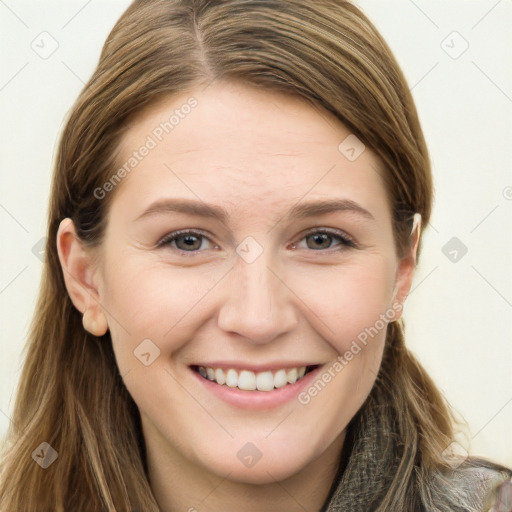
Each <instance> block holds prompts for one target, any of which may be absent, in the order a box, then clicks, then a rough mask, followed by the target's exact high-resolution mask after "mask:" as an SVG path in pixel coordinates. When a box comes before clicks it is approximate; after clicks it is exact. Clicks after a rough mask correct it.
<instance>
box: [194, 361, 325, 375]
mask: <svg viewBox="0 0 512 512" xmlns="http://www.w3.org/2000/svg"><path fill="white" fill-rule="evenodd" d="M320 364H321V363H311V362H304V361H277V362H276V361H273V362H269V363H267V364H251V363H245V362H240V361H209V362H202V363H194V364H191V365H190V366H191V367H199V366H202V367H203V368H213V369H215V368H221V369H223V370H229V369H231V368H233V369H234V370H249V371H253V372H255V373H256V372H264V371H268V370H281V369H285V370H286V369H291V368H300V367H302V366H305V367H306V368H308V367H310V366H320Z"/></svg>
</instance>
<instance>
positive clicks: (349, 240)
mask: <svg viewBox="0 0 512 512" xmlns="http://www.w3.org/2000/svg"><path fill="white" fill-rule="evenodd" d="M316 233H320V234H326V235H328V236H330V237H333V238H338V239H339V240H340V243H339V244H338V245H337V246H335V247H334V248H332V247H331V248H328V249H319V250H314V249H311V250H312V251H313V252H318V253H330V252H336V251H340V250H342V249H343V248H344V247H345V248H347V247H352V248H355V249H357V248H358V247H359V245H358V243H357V242H356V241H355V240H354V238H353V237H351V236H350V235H349V234H347V233H346V232H344V231H341V230H338V229H334V228H322V227H314V228H310V229H309V230H307V231H305V232H303V233H301V234H300V235H299V236H298V238H297V239H296V241H294V242H292V246H294V248H295V247H296V245H297V244H298V243H299V242H300V241H301V240H303V239H304V238H306V237H307V236H309V235H312V234H316ZM180 235H193V236H199V237H202V238H205V239H207V240H208V241H209V242H210V243H212V244H214V246H215V247H214V248H218V247H219V246H218V245H217V244H215V243H214V242H213V241H212V239H211V238H210V236H209V235H208V234H206V233H205V232H204V231H202V230H200V229H194V228H186V229H180V230H177V231H172V232H171V233H167V234H166V235H164V236H163V237H162V238H161V239H160V240H159V241H158V242H157V244H156V247H157V248H162V247H165V246H166V245H170V243H171V242H173V241H174V240H175V239H176V238H178V237H179V236H180ZM336 247H341V248H338V249H336ZM173 249H174V250H175V251H178V252H179V253H180V254H185V255H186V256H193V255H195V254H197V253H200V252H203V251H200V250H196V251H185V250H183V249H179V248H177V247H176V248H173Z"/></svg>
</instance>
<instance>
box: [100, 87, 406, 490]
mask: <svg viewBox="0 0 512 512" xmlns="http://www.w3.org/2000/svg"><path fill="white" fill-rule="evenodd" d="M192 98H193V99H192ZM185 105H188V107H186V106H185ZM172 116H174V117H172ZM350 135H351V134H350V131H349V130H348V129H347V128H346V127H345V126H344V125H342V124H341V123H340V122H339V121H338V120H337V119H336V118H335V117H334V116H333V115H332V114H330V113H328V112H327V111H324V110H319V109H315V108H313V107H312V106H311V105H309V104H308V103H306V102H304V101H303V100H299V99H297V98H293V97H290V96H284V95H281V94H280V93H274V92H272V93H271V92H268V91H263V90H257V89H254V88H248V87H247V86H242V85H235V84H233V83H232V84H227V83H219V84H217V85H211V86H209V87H207V88H206V89H205V90H202V89H196V90H194V91H192V92H190V93H184V94H182V95H181V96H176V97H173V98H172V99H167V100H165V101H162V102H160V103H159V104H158V105H156V106H153V107H152V108H151V109H150V110H147V111H145V112H144V114H143V115H140V116H138V117H137V118H136V119H135V120H134V121H133V122H132V124H131V125H130V129H129V131H128V132H127V133H126V135H125V137H124V139H123V142H122V145H121V153H120V157H119V162H120V165H119V167H121V166H122V165H124V164H125V163H127V166H126V167H125V171H126V170H128V169H129V171H128V172H126V173H123V172H121V173H119V174H118V178H119V177H120V178H122V179H121V183H120V184H118V185H117V189H116V190H114V191H111V190H110V189H111V188H112V187H111V186H108V185H107V186H106V187H104V188H103V192H105V191H106V192H105V193H115V196H114V197H113V202H112V204H111V209H110V211H109V217H108V226H107V230H106V236H105V239H104V244H103V246H102V248H101V263H100V266H99V268H98V270H99V272H97V275H96V278H97V282H98V294H99V299H100V303H101V305H102V307H103V308H104V312H105V314H106V316H107V319H108V325H109V329H110V332H111V336H112V342H113V347H114V351H115V355H116V359H117V363H118V365H119V370H120V374H121V375H122V377H123V380H124V382H125V384H126V387H127V389H128V391H129V392H130V394H131V396H132V397H133V399H134V401H135V402H136V404H137V406H138V408H139V410H140V413H141V418H142V425H143V430H144V436H145V440H146V444H147V447H148V453H149V454H150V455H151V456H152V457H155V458H161V459H162V460H164V459H166V458H167V460H170V459H169V458H172V459H173V460H177V459H181V460H183V461H186V462H187V464H192V465H194V466H196V467H199V468H200V469H201V470H207V471H209V472H212V473H214V474H216V475H220V476H226V475H228V474H229V478H230V479H233V480H236V481H244V482H249V483H265V482H269V481H274V480H276V479H277V480H280V479H284V478H286V477H289V476H291V475H293V474H295V473H297V472H298V471H300V470H301V469H302V468H305V467H307V466H308V464H310V463H312V462H313V461H314V460H315V459H317V458H318V457H319V456H320V455H321V454H322V453H324V452H325V451H326V450H328V449H329V447H333V446H337V447H339V446H340V444H341V442H342V441H343V436H344V433H345V428H346V426H347V424H348V422H349V421H350V419H351V418H352V417H353V416H354V415H355V413H356V412H357V411H358V409H359V408H360V407H361V405H362V404H363V402H364V400H365V398H366V397H367V396H368V394H369V392H370V389H371V388H372V385H373V383H374V381H375V378H376V375H377V373H378V370H379V365H380V362H381V357H382V352H383V347H384V340H385V332H386V324H387V321H389V320H396V319H397V318H398V317H399V313H400V309H401V308H400V306H397V303H396V302H395V301H396V300H402V299H403V298H404V296H405V294H406V293H407V290H408V286H410V278H411V274H410V272H409V271H408V270H407V269H405V268H406V267H405V266H404V265H400V261H399V260H398V259H397V256H396V252H395V246H394V240H393V235H392V228H391V214H390V206H389V203H388V200H387V196H386V191H385V188H384V184H383V181H382V178H381V175H382V172H383V171H382V169H381V165H380V163H379V161H378V159H377V158H376V156H375V155H374V154H373V153H372V152H371V151H370V150H369V149H368V148H366V149H364V150H363V146H361V143H360V142H359V141H358V140H357V139H354V137H353V136H350ZM347 137H349V138H348V139H347ZM340 144H341V146H340ZM143 148H146V149H143ZM361 151H362V152H361ZM359 153H360V154H359ZM124 174H126V176H123V175H124ZM103 192H102V191H99V192H98V194H102V193H103ZM335 202H336V203H335ZM321 204H324V205H330V206H329V207H327V206H324V207H321V206H320V205H321ZM333 205H337V208H331V206H333ZM177 231H180V234H176V232H177ZM404 269H405V270H404ZM304 367H305V369H306V370H307V373H306V374H305V375H304V376H303V377H301V375H302V374H303V373H304ZM311 370H312V371H311ZM211 379H216V380H211ZM226 379H227V381H228V382H227V383H225V381H226ZM296 379H298V380H297V381H296V382H295V380H296ZM286 382H287V383H286ZM285 383H286V384H285ZM255 386H257V387H259V388H260V389H261V390H260V389H252V390H251V389H250V388H254V387H255ZM240 387H241V388H249V389H239V388H240ZM340 441H341V442H340Z"/></svg>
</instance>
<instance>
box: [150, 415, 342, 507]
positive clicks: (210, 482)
mask: <svg viewBox="0 0 512 512" xmlns="http://www.w3.org/2000/svg"><path fill="white" fill-rule="evenodd" d="M148 428H153V429H154V427H150V426H148V425H146V430H147V429H148ZM152 433H153V434H155V432H152ZM152 439H153V441H151V440H152ZM160 439H161V441H162V440H163V439H162V438H160ZM344 439H345V432H343V433H342V434H340V435H339V436H338V437H337V438H336V440H335V441H334V442H333V443H332V444H331V445H330V446H329V447H327V448H326V450H324V452H323V453H322V454H321V455H320V457H318V458H317V459H316V460H314V461H311V462H310V463H309V464H308V465H307V466H306V467H304V468H302V469H300V470H299V471H298V472H297V473H295V474H293V475H292V476H290V477H288V478H286V479H284V480H280V481H275V482H272V483H266V484H251V483H244V482H239V481H233V480H230V479H229V474H228V475H227V476H219V475H216V474H214V473H212V472H210V471H208V470H207V469H206V468H204V466H200V465H197V464H195V463H193V462H192V461H190V460H189V459H186V458H185V457H183V456H182V455H181V454H180V453H179V452H177V451H176V450H174V449H173V448H172V447H170V446H169V443H168V442H167V441H165V444H166V449H164V450H162V444H161V443H159V442H155V441H154V440H155V435H151V436H146V458H147V465H148V472H149V479H150V484H151V488H152V491H153V494H154V496H155V499H156V501H157V503H158V505H159V509H160V511H161V512H217V511H219V510H223V511H227V512H231V511H237V512H239V511H241V510H243V512H260V511H261V510H265V512H282V511H283V510H286V511H287V512H299V511H300V512H304V510H308V511H311V512H313V511H319V510H320V509H321V508H322V505H323V504H324V503H325V501H326V499H327V498H328V495H329V491H330V489H331V486H332V483H333V480H334V478H335V475H336V472H337V469H338V467H339V464H340V462H341V461H340V457H341V455H340V454H341V451H342V446H343V442H344ZM241 504H243V509H242V508H241Z"/></svg>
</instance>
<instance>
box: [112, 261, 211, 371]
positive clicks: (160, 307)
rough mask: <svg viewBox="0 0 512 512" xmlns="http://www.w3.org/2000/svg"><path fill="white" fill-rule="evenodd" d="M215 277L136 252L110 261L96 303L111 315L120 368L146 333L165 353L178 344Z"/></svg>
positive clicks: (198, 312)
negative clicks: (114, 262)
mask: <svg viewBox="0 0 512 512" xmlns="http://www.w3.org/2000/svg"><path fill="white" fill-rule="evenodd" d="M217 281H218V279H216V277H215V275H212V273H211V272H210V273H207V272H206V271H204V270H198V268H195V269H193V268H188V269H185V268H183V269H172V270H171V269H170V268H169V267H165V266H163V265H162V264H153V263H148V262H147V261H141V260H140V259H138V258H133V259H132V260H131V261H130V259H129V258H126V259H125V260H124V261H123V263H122V264H120V265H111V266H110V270H109V272H108V275H107V276H106V278H105V280H104V282H105V289H104V296H103V300H102V304H104V305H105V308H106V310H107V311H108V312H109V313H110V316H111V319H110V320H111V321H110V320H109V329H110V332H111V336H112V342H113V346H114V351H115V352H116V357H117V360H118V364H119V366H120V368H122V367H124V368H125V369H128V368H129V367H130V366H131V365H133V364H134V360H133V351H134V350H136V348H137V347H138V346H139V344H140V343H141V342H142V341H143V340H146V339H150V340H151V341H152V342H153V343H154V344H155V345H156V346H157V347H158V348H159V349H160V350H161V351H162V352H164V351H165V352H166V353H167V354H169V353H171V354H172V353H173V352H174V351H175V350H177V349H179V348H180V346H181V345H182V343H184V341H185V340H187V339H190V336H192V335H193V329H194V319H197V318H198V317H199V316H201V312H202V308H203V303H202V302H201V301H202V299H203V300H204V298H206V297H207V294H208V292H209V290H210V289H212V288H213V287H214V285H215V284H216V282H217ZM196 327H197V325H196Z"/></svg>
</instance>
